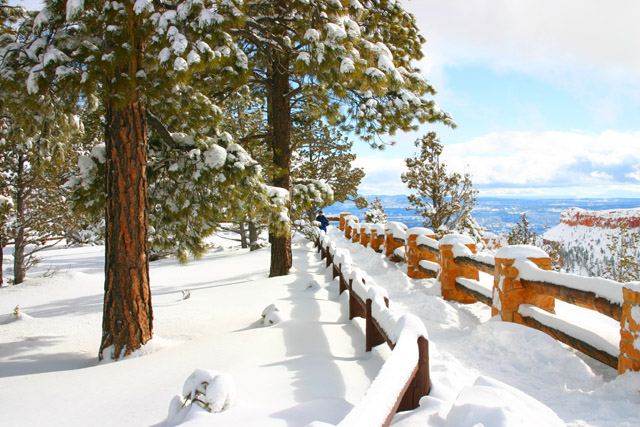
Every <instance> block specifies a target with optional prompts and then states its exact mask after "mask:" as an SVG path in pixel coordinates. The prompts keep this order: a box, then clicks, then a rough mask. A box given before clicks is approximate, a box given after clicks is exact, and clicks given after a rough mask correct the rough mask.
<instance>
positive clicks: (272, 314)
mask: <svg viewBox="0 0 640 427" xmlns="http://www.w3.org/2000/svg"><path fill="white" fill-rule="evenodd" d="M284 320H285V317H284V316H283V314H282V312H281V311H280V308H278V306H277V305H275V304H270V305H268V306H267V307H266V308H265V309H264V310H262V320H261V321H260V322H261V324H262V326H273V325H277V324H278V323H280V322H283V321H284Z"/></svg>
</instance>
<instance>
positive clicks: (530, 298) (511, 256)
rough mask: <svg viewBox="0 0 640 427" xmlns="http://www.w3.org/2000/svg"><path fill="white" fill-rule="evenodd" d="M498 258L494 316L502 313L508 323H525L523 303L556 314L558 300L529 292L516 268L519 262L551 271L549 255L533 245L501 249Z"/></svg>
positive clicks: (494, 288) (496, 257) (494, 286)
mask: <svg viewBox="0 0 640 427" xmlns="http://www.w3.org/2000/svg"><path fill="white" fill-rule="evenodd" d="M495 259H496V269H495V274H494V281H493V307H492V308H491V314H492V315H494V316H495V315H496V314H500V317H501V318H502V320H503V321H505V322H515V323H520V324H523V321H522V315H521V314H520V313H518V307H519V306H520V304H532V305H535V306H536V307H539V308H541V309H543V310H547V311H550V312H552V313H553V312H554V309H555V299H554V298H553V297H551V296H548V295H541V294H538V293H536V292H534V291H532V290H529V289H526V288H525V287H524V286H523V285H522V282H521V281H520V272H519V271H518V269H517V268H516V260H521V261H524V260H529V261H532V262H533V263H534V264H535V265H536V266H538V268H540V269H542V270H551V259H550V258H549V256H548V255H547V254H546V252H544V251H543V250H542V249H540V248H537V247H535V246H530V245H513V246H505V247H504V248H500V249H498V251H497V252H496V256H495Z"/></svg>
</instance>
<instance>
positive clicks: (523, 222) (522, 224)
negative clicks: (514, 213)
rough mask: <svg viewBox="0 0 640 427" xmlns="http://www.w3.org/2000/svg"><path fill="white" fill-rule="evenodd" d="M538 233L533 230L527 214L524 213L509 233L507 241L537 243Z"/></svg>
mask: <svg viewBox="0 0 640 427" xmlns="http://www.w3.org/2000/svg"><path fill="white" fill-rule="evenodd" d="M536 239H537V234H536V233H535V232H534V231H532V230H531V226H530V225H529V219H528V218H527V214H526V213H523V214H522V216H521V217H520V220H519V221H518V222H517V223H516V225H515V226H514V227H513V228H512V229H511V231H509V234H507V242H508V243H509V244H510V245H535V244H536Z"/></svg>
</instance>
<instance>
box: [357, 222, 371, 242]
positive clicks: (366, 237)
mask: <svg viewBox="0 0 640 427" xmlns="http://www.w3.org/2000/svg"><path fill="white" fill-rule="evenodd" d="M369 242H371V224H369V223H367V222H364V223H362V224H361V225H360V244H361V245H362V246H364V247H365V248H366V247H367V245H368V244H369Z"/></svg>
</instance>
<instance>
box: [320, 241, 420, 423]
mask: <svg viewBox="0 0 640 427" xmlns="http://www.w3.org/2000/svg"><path fill="white" fill-rule="evenodd" d="M316 246H317V248H318V251H319V252H320V253H321V257H322V259H325V260H326V266H327V267H328V268H329V267H330V268H331V269H332V275H333V278H336V277H337V278H338V279H339V287H340V294H342V293H343V292H347V293H348V295H349V319H353V318H355V317H361V318H363V319H365V346H366V351H371V349H372V348H373V347H375V346H377V345H380V344H384V343H386V344H387V345H388V346H389V347H390V348H391V349H392V353H391V356H390V357H389V359H387V361H386V362H385V364H384V365H383V367H382V369H381V370H380V373H379V374H378V375H377V376H376V378H375V379H374V381H373V382H372V384H371V386H370V387H369V390H368V391H367V393H366V395H365V397H364V398H363V400H362V401H361V402H360V403H359V404H358V405H356V406H355V407H354V408H353V410H352V411H350V412H349V414H348V415H347V416H346V417H345V419H344V420H343V421H342V422H341V423H340V424H339V425H345V426H353V425H368V426H388V425H389V424H390V423H391V419H392V418H393V416H394V415H395V414H396V412H398V411H406V410H411V409H415V408H417V407H418V406H419V401H420V398H421V397H422V396H426V395H427V394H429V391H430V389H431V380H430V377H429V342H428V338H427V332H426V329H425V328H424V325H423V323H422V321H421V320H420V319H419V318H417V317H416V316H414V315H412V314H410V313H407V314H405V315H403V316H401V317H398V316H397V315H396V314H394V313H393V312H391V311H390V310H389V298H388V296H387V295H386V291H385V290H384V289H383V288H381V287H379V286H376V285H375V284H373V283H367V279H366V278H365V275H364V274H363V273H362V272H361V271H360V270H358V269H357V267H355V266H354V265H352V263H351V262H350V261H349V256H348V254H347V253H344V252H339V251H340V250H336V249H335V244H333V245H332V244H331V242H330V240H329V239H328V238H327V237H326V235H325V234H324V233H322V234H319V235H318V238H317V240H316Z"/></svg>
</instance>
